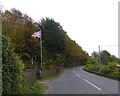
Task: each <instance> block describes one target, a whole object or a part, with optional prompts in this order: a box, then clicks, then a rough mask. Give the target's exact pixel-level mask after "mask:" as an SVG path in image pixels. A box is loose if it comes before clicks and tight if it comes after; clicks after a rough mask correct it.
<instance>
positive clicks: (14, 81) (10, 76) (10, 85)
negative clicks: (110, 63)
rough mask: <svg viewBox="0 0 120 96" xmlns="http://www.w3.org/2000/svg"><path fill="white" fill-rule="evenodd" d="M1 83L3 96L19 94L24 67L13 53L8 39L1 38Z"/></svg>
mask: <svg viewBox="0 0 120 96" xmlns="http://www.w3.org/2000/svg"><path fill="white" fill-rule="evenodd" d="M2 52H3V54H2V55H3V56H2V57H3V58H2V64H3V66H2V75H3V76H2V83H3V91H2V93H3V94H20V93H21V88H22V80H23V76H22V75H23V74H22V73H23V68H24V65H23V63H22V62H21V61H20V59H19V57H18V56H17V55H16V54H15V53H14V49H13V48H12V46H11V43H10V40H9V38H8V37H4V36H3V38H2Z"/></svg>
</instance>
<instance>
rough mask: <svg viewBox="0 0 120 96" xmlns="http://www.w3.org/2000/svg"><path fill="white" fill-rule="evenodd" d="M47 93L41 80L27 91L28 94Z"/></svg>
mask: <svg viewBox="0 0 120 96" xmlns="http://www.w3.org/2000/svg"><path fill="white" fill-rule="evenodd" d="M44 91H45V86H44V85H43V84H42V82H41V81H40V80H37V81H36V82H35V83H34V84H33V86H31V87H30V88H28V89H26V94H43V93H44Z"/></svg>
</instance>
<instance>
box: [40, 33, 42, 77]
mask: <svg viewBox="0 0 120 96" xmlns="http://www.w3.org/2000/svg"><path fill="white" fill-rule="evenodd" d="M40 46H41V48H40V49H41V66H40V76H41V78H42V33H41V38H40Z"/></svg>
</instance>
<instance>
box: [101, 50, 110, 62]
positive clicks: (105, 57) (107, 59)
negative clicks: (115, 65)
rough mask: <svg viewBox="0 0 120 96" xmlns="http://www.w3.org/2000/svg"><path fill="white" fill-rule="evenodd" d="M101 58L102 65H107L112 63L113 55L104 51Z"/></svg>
mask: <svg viewBox="0 0 120 96" xmlns="http://www.w3.org/2000/svg"><path fill="white" fill-rule="evenodd" d="M100 58H101V62H102V64H107V63H108V62H110V61H111V54H110V53H109V52H108V51H106V50H104V51H102V52H101V53H100Z"/></svg>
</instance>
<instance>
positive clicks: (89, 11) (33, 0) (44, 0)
mask: <svg viewBox="0 0 120 96" xmlns="http://www.w3.org/2000/svg"><path fill="white" fill-rule="evenodd" d="M118 1H119V0H0V2H1V4H2V7H3V9H7V10H9V9H11V8H16V9H18V10H20V11H21V12H22V13H24V14H27V15H28V16H30V17H31V18H32V19H33V20H34V21H40V19H41V18H46V17H49V18H53V19H54V20H55V21H56V22H59V23H60V25H61V26H62V27H63V29H64V30H65V31H66V32H67V34H68V36H69V37H70V38H71V39H72V40H75V41H76V43H77V44H79V45H80V46H81V47H82V49H83V50H84V51H86V52H88V53H89V55H91V53H92V52H93V51H97V52H98V51H99V49H98V45H100V51H102V50H107V51H108V52H110V54H111V55H115V56H116V57H118Z"/></svg>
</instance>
